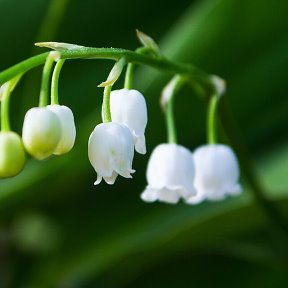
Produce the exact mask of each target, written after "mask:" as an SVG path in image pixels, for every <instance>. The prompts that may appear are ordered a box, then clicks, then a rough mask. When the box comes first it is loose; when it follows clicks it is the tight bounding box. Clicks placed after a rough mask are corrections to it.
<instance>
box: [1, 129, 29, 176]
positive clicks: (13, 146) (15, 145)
mask: <svg viewBox="0 0 288 288" xmlns="http://www.w3.org/2000/svg"><path fill="white" fill-rule="evenodd" d="M24 163H25V150H24V146H23V143H22V140H21V138H20V136H19V135H18V134H16V133H15V132H11V131H8V132H0V177H1V178H6V177H12V176H16V175H17V174H18V173H19V172H20V171H21V170H22V169H23V167H24Z"/></svg>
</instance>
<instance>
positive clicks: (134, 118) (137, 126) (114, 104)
mask: <svg viewBox="0 0 288 288" xmlns="http://www.w3.org/2000/svg"><path fill="white" fill-rule="evenodd" d="M110 110H111V117H112V121H113V122H117V123H120V124H123V125H125V126H127V127H128V128H129V130H130V131H131V133H132V135H133V138H134V144H135V150H136V151H137V152H138V153H141V154H145V153H146V144H145V136H144V133H145V128H146V125H147V107H146V101H145V98H144V97H143V95H142V94H141V93H140V92H139V91H137V90H128V89H120V90H114V91H112V92H111V94H110Z"/></svg>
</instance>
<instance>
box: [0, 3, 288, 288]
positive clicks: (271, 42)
mask: <svg viewBox="0 0 288 288" xmlns="http://www.w3.org/2000/svg"><path fill="white" fill-rule="evenodd" d="M0 11H1V17H0V32H1V33H0V35H1V40H0V41H1V42H0V43H1V45H0V71H1V70H4V69H6V68H8V67H9V66H11V65H13V64H15V63H17V62H19V61H21V60H24V59H26V58H27V57H29V56H32V55H34V54H38V53H41V52H43V51H46V50H43V49H40V48H36V47H33V43H34V42H37V41H59V42H68V43H76V44H79V45H86V46H95V47H121V48H127V49H136V48H137V47H138V46H139V43H138V41H137V39H136V36H135V29H136V28H138V29H140V30H142V31H144V32H145V33H147V34H149V35H151V36H152V37H153V38H154V39H156V40H157V42H158V43H159V45H160V48H161V50H162V52H163V53H164V54H165V55H166V56H168V57H170V58H172V59H175V60H179V61H183V62H189V63H193V64H195V65H197V66H199V67H201V68H203V69H204V70H206V71H207V72H209V73H213V74H217V75H220V76H221V77H223V78H224V79H226V80H227V94H226V95H225V97H224V98H225V99H223V101H222V103H221V113H220V118H221V125H220V128H221V134H220V138H221V141H222V142H224V143H229V144H231V145H232V146H233V148H234V149H235V151H236V152H237V155H238V157H239V161H240V164H241V175H242V176H241V182H242V184H243V187H244V191H243V194H242V195H241V196H240V197H237V198H232V199H227V200H225V201H222V202H216V203H202V204H200V205H197V206H187V205H185V204H182V203H179V204H178V205H175V206H174V205H167V204H161V203H155V204H147V203H143V202H142V201H141V200H140V198H139V195H140V193H141V191H142V190H143V189H144V187H145V185H146V180H145V169H146V164H147V161H148V157H149V154H150V153H151V151H152V149H153V147H155V146H156V145H157V144H158V143H161V142H165V141H166V132H165V121H164V117H163V115H162V112H161V110H160V108H159V95H160V92H161V89H162V88H163V86H164V85H165V83H167V81H168V80H169V79H170V77H171V76H172V75H169V74H167V73H164V72H159V71H155V70H153V69H152V68H147V67H139V68H137V70H136V73H135V88H136V89H138V90H140V91H141V92H142V93H143V94H144V95H145V96H146V99H147V105H148V109H149V111H148V113H149V123H148V127H147V133H146V137H147V138H146V139H147V145H148V154H147V155H145V156H141V155H139V154H138V155H137V154H136V155H135V159H134V165H133V166H134V168H135V169H136V170H137V172H136V173H135V174H134V177H133V179H132V180H127V179H123V178H122V179H121V177H118V179H117V181H116V183H115V185H113V186H108V185H106V184H104V183H101V185H99V186H96V187H95V186H94V185H93V182H94V181H95V179H96V178H95V177H96V174H95V172H94V171H93V168H92V167H91V166H90V164H89V161H88V158H87V139H88V137H89V135H90V133H91V131H92V130H93V128H94V126H95V125H96V124H98V123H99V122H100V106H101V97H102V90H101V89H100V88H97V85H98V84H99V83H101V82H102V81H103V80H105V79H106V77H107V74H108V73H109V71H110V69H111V67H112V62H110V61H104V60H71V61H67V62H66V64H65V65H64V67H63V70H62V73H61V78H60V91H59V93H60V95H59V96H60V101H61V103H62V104H65V105H68V106H70V107H71V109H72V110H73V112H74V116H75V120H76V125H77V133H78V134H77V141H76V144H75V148H74V149H73V150H72V151H71V152H70V153H69V154H67V155H65V156H61V157H54V158H50V159H48V160H45V161H42V162H38V161H36V160H33V159H28V161H27V164H26V167H25V169H24V171H23V172H22V173H21V174H20V175H19V176H17V177H14V178H12V179H5V180H0V287H1V288H2V287H3V288H6V287H17V288H18V287H21V288H22V287H25V288H28V287H29V288H36V287H37V288H42V287H43V288H46V287H47V288H48V287H63V288H78V287H79V288H80V287H81V288H84V287H85V288H88V287H105V288H106V287H108V288H110V287H201V288H206V287H235V288H237V287H262V288H265V287H273V288H277V287H279V288H280V287H281V288H283V287H287V285H288V229H287V225H288V222H287V216H288V215H287V214H288V213H287V211H288V201H287V200H288V180H287V176H288V92H287V89H288V73H287V71H288V17H287V13H288V2H287V0H275V1H272V0H243V1H237V0H194V1H191V0H181V1H163V0H160V1H155V0H153V1H152V0H146V1H132V0H122V1H116V0H96V1H95V0H94V1H93V0H82V1H80V0H27V1H19V0H0ZM40 77H41V68H39V69H34V70H33V71H31V72H29V73H28V74H27V75H25V76H24V77H23V79H22V81H21V83H20V84H19V86H18V87H17V89H16V90H15V93H13V95H12V99H11V118H12V119H11V122H12V127H13V129H14V130H16V131H18V132H19V133H21V125H22V122H23V118H24V115H25V112H26V111H27V109H29V108H30V107H32V106H35V105H37V103H38V96H39V89H40ZM122 83H123V78H121V79H120V80H119V81H118V83H117V85H116V86H117V87H121V85H122ZM206 107H207V105H206V102H205V101H203V99H201V98H199V97H198V96H197V95H196V94H195V93H194V92H193V90H191V88H189V87H186V88H184V89H183V90H182V91H181V95H179V96H178V97H177V100H176V107H175V109H176V119H177V127H178V134H179V142H180V143H181V144H182V145H185V146H186V147H188V148H189V149H191V150H193V149H195V148H196V147H197V146H199V145H201V144H203V143H205V135H206V131H205V127H206V123H205V119H206ZM219 165H220V163H219Z"/></svg>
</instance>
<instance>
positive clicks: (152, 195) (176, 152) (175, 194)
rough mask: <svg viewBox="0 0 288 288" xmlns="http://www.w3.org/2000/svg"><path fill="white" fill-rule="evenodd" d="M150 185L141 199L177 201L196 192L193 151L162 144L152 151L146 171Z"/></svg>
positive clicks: (174, 145)
mask: <svg viewBox="0 0 288 288" xmlns="http://www.w3.org/2000/svg"><path fill="white" fill-rule="evenodd" d="M146 178H147V181H148V185H147V187H146V189H145V190H144V192H143V193H142V194H141V198H142V200H144V201H146V202H154V201H156V200H158V201H162V202H166V203H172V204H175V203H177V202H178V201H179V200H180V198H183V199H188V198H190V197H191V196H193V195H195V194H196V193H195V189H194V185H193V182H194V161H193V157H192V153H191V152H190V151H189V150H188V149H186V148H185V147H183V146H180V145H177V144H160V145H158V146H157V147H156V148H155V149H154V150H153V152H152V154H151V156H150V159H149V162H148V168H147V173H146Z"/></svg>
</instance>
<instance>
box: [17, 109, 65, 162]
mask: <svg viewBox="0 0 288 288" xmlns="http://www.w3.org/2000/svg"><path fill="white" fill-rule="evenodd" d="M61 132H62V130H61V123H60V120H59V118H58V117H57V115H56V114H55V113H54V112H52V111H51V110H49V109H48V108H47V107H37V108H31V109H30V110H29V111H27V113H26V115H25V119H24V123H23V130H22V138H23V143H24V146H25V149H26V150H27V151H28V152H29V154H31V155H32V156H33V157H35V158H36V159H39V160H42V159H45V158H47V157H48V156H50V155H52V154H53V153H54V151H55V149H56V147H57V145H58V143H59V141H60V138H61Z"/></svg>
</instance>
